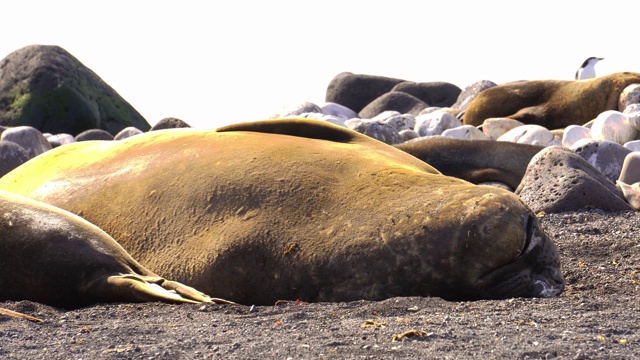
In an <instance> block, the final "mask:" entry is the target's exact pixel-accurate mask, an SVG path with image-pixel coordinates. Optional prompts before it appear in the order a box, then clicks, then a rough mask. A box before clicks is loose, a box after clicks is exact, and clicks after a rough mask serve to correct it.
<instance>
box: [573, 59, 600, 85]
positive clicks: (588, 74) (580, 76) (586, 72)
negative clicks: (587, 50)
mask: <svg viewBox="0 0 640 360" xmlns="http://www.w3.org/2000/svg"><path fill="white" fill-rule="evenodd" d="M600 60H604V58H599V57H594V56H592V57H590V58H588V59H587V60H585V61H584V62H583V63H582V65H581V66H580V68H579V69H578V71H576V80H584V79H591V78H594V77H596V69H595V68H594V67H595V66H596V63H597V62H598V61H600Z"/></svg>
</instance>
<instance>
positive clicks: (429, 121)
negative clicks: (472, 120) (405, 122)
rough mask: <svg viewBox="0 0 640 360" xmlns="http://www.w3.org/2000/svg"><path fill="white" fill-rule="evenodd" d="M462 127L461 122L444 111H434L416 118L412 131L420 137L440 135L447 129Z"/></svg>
mask: <svg viewBox="0 0 640 360" xmlns="http://www.w3.org/2000/svg"><path fill="white" fill-rule="evenodd" d="M458 126H462V121H460V119H458V118H456V117H455V116H453V115H452V114H450V113H448V112H446V111H441V110H438V111H434V112H431V113H428V114H424V115H419V116H417V117H416V125H415V128H414V129H413V130H415V132H417V133H418V135H420V136H433V135H441V134H442V132H443V131H445V130H447V129H453V128H456V127H458Z"/></svg>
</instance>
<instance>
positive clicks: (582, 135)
mask: <svg viewBox="0 0 640 360" xmlns="http://www.w3.org/2000/svg"><path fill="white" fill-rule="evenodd" d="M582 139H591V129H589V128H587V127H584V126H581V125H569V126H567V128H566V129H564V133H563V135H562V146H563V147H565V148H571V147H572V146H573V145H574V144H575V143H576V142H578V141H579V140H582Z"/></svg>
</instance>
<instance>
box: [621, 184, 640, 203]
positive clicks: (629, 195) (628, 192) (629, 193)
mask: <svg viewBox="0 0 640 360" xmlns="http://www.w3.org/2000/svg"><path fill="white" fill-rule="evenodd" d="M616 185H617V186H618V188H620V190H622V195H624V198H625V199H626V200H627V202H628V203H629V205H631V207H632V208H634V209H636V210H640V183H634V184H631V185H629V184H625V183H623V182H622V181H616Z"/></svg>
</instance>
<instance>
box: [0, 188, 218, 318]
mask: <svg viewBox="0 0 640 360" xmlns="http://www.w3.org/2000/svg"><path fill="white" fill-rule="evenodd" d="M6 300H30V301H36V302H40V303H43V304H47V305H51V306H56V307H61V308H66V309H73V308H78V307H82V306H86V305H90V304H94V303H103V302H145V301H164V302H171V303H199V302H211V298H209V297H208V296H207V295H204V294H202V293H200V292H199V291H197V290H195V289H193V288H191V287H188V286H186V285H183V284H180V283H177V282H174V281H169V280H165V279H164V278H162V277H160V276H158V275H156V274H154V273H153V272H151V271H149V270H147V269H146V268H145V267H143V266H141V265H140V264H139V263H138V262H137V261H135V260H134V259H133V258H132V257H131V256H130V255H129V254H128V253H127V252H126V251H125V250H124V249H123V248H122V247H121V246H120V245H118V243H116V242H115V240H113V239H112V238H111V237H110V236H109V235H107V234H106V233H105V232H104V231H102V230H100V229H99V228H97V227H96V226H94V225H92V224H90V223H89V222H87V221H86V220H84V219H82V218H80V217H78V216H76V215H73V214H71V213H69V212H67V211H64V210H62V209H59V208H56V207H54V206H51V205H47V204H44V203H41V202H38V201H35V200H31V199H28V198H25V197H23V196H19V195H15V194H10V193H7V192H4V191H0V301H6ZM2 313H7V312H2ZM8 314H9V315H11V313H8ZM13 315H15V313H13ZM30 320H31V319H30Z"/></svg>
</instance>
